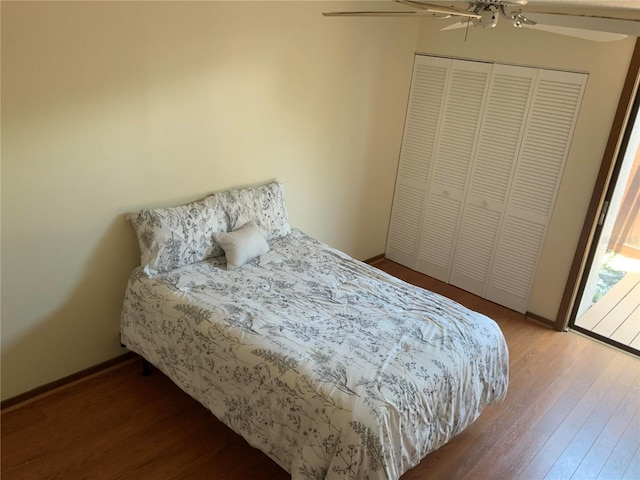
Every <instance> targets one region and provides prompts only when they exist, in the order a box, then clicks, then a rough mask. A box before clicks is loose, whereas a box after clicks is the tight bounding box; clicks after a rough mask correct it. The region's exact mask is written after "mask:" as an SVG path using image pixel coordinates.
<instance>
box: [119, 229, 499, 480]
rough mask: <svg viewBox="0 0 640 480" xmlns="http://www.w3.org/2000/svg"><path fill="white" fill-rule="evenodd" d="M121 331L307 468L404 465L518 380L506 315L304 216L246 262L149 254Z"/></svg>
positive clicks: (287, 461)
mask: <svg viewBox="0 0 640 480" xmlns="http://www.w3.org/2000/svg"><path fill="white" fill-rule="evenodd" d="M121 338H122V342H123V344H124V345H126V346H127V347H128V348H129V349H130V350H132V351H134V352H136V353H138V354H140V355H141V356H142V357H144V358H145V359H147V360H148V361H150V362H151V363H152V364H153V365H155V366H156V367H157V368H159V369H160V370H161V371H162V372H164V373H165V374H166V375H167V376H168V377H170V378H171V379H172V381H174V382H175V383H176V384H177V385H178V386H179V387H180V388H182V389H183V390H184V391H185V392H187V393H188V394H189V395H191V396H192V397H193V398H195V399H197V400H198V401H199V402H201V403H202V404H203V405H204V406H205V407H206V408H208V409H209V410H210V411H211V412H212V413H213V414H214V415H215V416H216V417H217V418H218V419H220V420H221V421H222V422H224V423H225V424H226V425H228V426H229V427H230V428H232V429H233V430H234V431H236V432H237V433H239V434H240V435H242V436H243V437H244V438H245V439H246V440H247V442H249V443H250V444H251V445H253V446H255V447H257V448H259V449H260V450H261V451H263V452H264V453H266V454H267V455H268V456H269V457H271V458H272V459H273V460H274V461H275V462H277V463H278V464H279V465H280V466H282V468H284V469H285V470H287V471H288V472H289V473H290V474H291V476H292V478H293V479H294V480H297V479H343V478H344V479H369V480H376V479H380V480H381V479H397V478H399V477H400V476H401V475H402V474H403V473H404V472H405V471H407V470H408V469H410V468H411V467H413V466H415V465H417V464H418V463H419V462H420V460H421V459H422V458H423V457H424V456H425V455H427V454H428V453H429V452H431V451H433V450H435V449H437V448H439V447H440V446H442V445H443V444H445V443H446V442H447V441H449V440H450V439H451V438H452V437H453V436H455V435H456V434H458V433H459V432H461V431H462V430H463V429H464V428H465V427H467V426H468V425H469V424H470V423H472V422H473V421H474V420H475V419H476V418H477V417H478V416H479V415H480V413H481V411H482V409H483V408H484V407H485V406H486V405H488V404H490V403H493V402H496V401H499V400H501V399H502V398H503V397H504V395H505V394H506V391H507V386H508V350H507V346H506V343H505V340H504V337H503V335H502V333H501V331H500V329H499V328H498V326H497V324H496V323H495V322H494V321H493V320H491V319H490V318H488V317H486V316H483V315H481V314H479V313H476V312H473V311H471V310H468V309H466V308H465V307H463V306H462V305H460V304H457V303H455V302H453V301H451V300H449V299H447V298H445V297H442V296H440V295H437V294H435V293H433V292H430V291H427V290H424V289H421V288H418V287H415V286H413V285H410V284H407V283H405V282H403V281H401V280H398V279H396V278H394V277H392V276H390V275H387V274H386V273H384V272H381V271H379V270H378V269H376V268H374V267H371V266H369V265H367V264H364V263H361V262H358V261H356V260H354V259H352V258H351V257H349V256H348V255H346V254H344V253H342V252H340V251H338V250H335V249H332V248H330V247H328V246H327V245H325V244H323V243H321V242H319V241H317V240H315V239H313V238H312V237H310V236H308V235H306V234H304V233H303V232H301V231H299V230H296V229H294V230H293V231H292V233H291V234H289V235H286V236H284V237H282V238H280V239H278V240H276V241H275V242H273V243H271V245H270V251H269V252H268V253H267V254H265V255H262V256H261V257H259V258H257V259H254V260H253V261H251V262H250V263H248V264H246V265H243V266H242V267H239V268H235V269H232V268H228V269H227V268H226V264H225V260H224V257H218V258H214V259H211V260H207V261H202V262H199V263H195V264H192V265H187V266H183V267H180V268H177V269H175V270H172V271H170V272H167V273H164V274H160V275H155V276H153V277H149V276H148V275H147V274H145V272H144V271H143V270H142V269H141V268H138V269H136V270H135V271H134V272H133V273H132V275H131V278H130V280H129V284H128V286H127V290H126V294H125V301H124V305H123V312H122V320H121Z"/></svg>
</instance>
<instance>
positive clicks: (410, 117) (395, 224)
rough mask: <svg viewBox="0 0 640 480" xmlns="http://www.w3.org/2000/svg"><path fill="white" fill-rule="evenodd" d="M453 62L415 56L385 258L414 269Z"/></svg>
mask: <svg viewBox="0 0 640 480" xmlns="http://www.w3.org/2000/svg"><path fill="white" fill-rule="evenodd" d="M451 63H452V60H451V59H445V58H434V57H421V56H416V58H415V63H414V67H413V79H412V82H411V92H410V94H409V105H408V109H407V117H406V120H405V126H404V137H403V139H402V150H401V151H400V162H399V165H398V173H397V178H396V188H395V193H394V197H393V208H392V212H391V222H390V224H389V235H388V238H387V248H386V257H387V258H389V259H391V260H394V261H396V262H398V263H401V264H403V265H408V266H410V267H412V268H413V267H414V266H415V265H414V264H415V259H416V254H417V251H418V234H419V231H420V226H421V224H422V212H423V208H424V202H425V196H426V192H427V185H428V182H429V176H430V172H431V164H432V159H433V153H434V149H435V144H436V137H437V134H438V130H439V126H440V116H441V114H442V105H443V103H444V97H445V88H446V85H447V80H448V78H449V73H450V67H451Z"/></svg>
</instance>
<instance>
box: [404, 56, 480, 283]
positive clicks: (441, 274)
mask: <svg viewBox="0 0 640 480" xmlns="http://www.w3.org/2000/svg"><path fill="white" fill-rule="evenodd" d="M490 75H491V64H488V63H480V62H468V61H461V60H454V61H453V62H452V64H451V73H450V81H449V83H448V88H447V92H446V97H445V103H444V108H443V112H442V115H441V119H440V123H441V125H440V131H439V132H438V137H437V142H436V146H435V153H434V156H433V161H432V163H433V167H432V173H431V176H430V179H429V184H428V191H427V198H426V204H425V208H424V214H423V219H422V225H421V231H420V243H419V247H418V259H417V262H416V267H415V269H416V270H418V271H419V272H422V273H426V274H427V275H430V276H432V277H434V278H437V279H439V280H443V281H445V282H446V281H448V280H449V274H450V271H451V264H452V261H453V254H454V247H455V244H456V239H457V233H458V225H459V223H460V216H461V214H462V205H463V204H464V200H465V194H466V190H467V184H468V181H469V172H470V166H471V161H472V159H473V154H474V150H475V148H476V142H477V140H478V133H479V130H480V120H481V118H482V113H483V109H484V103H485V98H486V93H487V86H488V85H489V78H490Z"/></svg>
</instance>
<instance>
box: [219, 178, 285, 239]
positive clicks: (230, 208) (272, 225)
mask: <svg viewBox="0 0 640 480" xmlns="http://www.w3.org/2000/svg"><path fill="white" fill-rule="evenodd" d="M215 196H216V198H217V199H218V201H219V202H220V203H221V204H222V208H223V209H224V212H225V214H226V215H227V222H228V226H229V228H228V230H235V229H236V228H238V227H240V226H242V225H245V224H246V223H247V222H249V221H250V220H254V221H255V222H256V225H258V226H259V227H260V228H262V231H263V233H264V237H265V239H266V240H267V241H268V242H270V241H271V240H275V239H276V238H280V237H284V236H285V235H289V234H290V233H291V227H290V226H289V216H288V214H287V208H286V204H285V198H284V186H283V185H282V184H281V183H280V182H271V183H267V184H265V185H260V186H258V187H249V188H240V189H237V190H229V191H227V192H220V193H216V194H215Z"/></svg>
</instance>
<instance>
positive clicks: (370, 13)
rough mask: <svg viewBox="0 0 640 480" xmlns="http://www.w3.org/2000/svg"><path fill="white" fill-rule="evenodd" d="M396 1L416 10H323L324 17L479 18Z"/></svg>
mask: <svg viewBox="0 0 640 480" xmlns="http://www.w3.org/2000/svg"><path fill="white" fill-rule="evenodd" d="M394 1H395V2H396V3H400V4H402V5H405V6H408V7H414V8H417V10H416V11H406V10H405V11H402V10H398V11H394V10H366V11H355V12H324V13H323V14H322V15H324V16H325V17H445V18H448V17H451V16H457V17H465V18H480V15H478V14H477V13H473V12H466V11H462V10H456V9H455V8H451V7H445V6H441V5H434V4H431V3H426V2H421V1H419V0H394Z"/></svg>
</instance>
